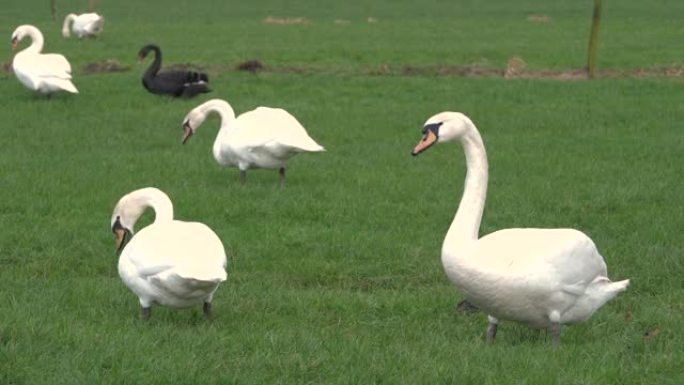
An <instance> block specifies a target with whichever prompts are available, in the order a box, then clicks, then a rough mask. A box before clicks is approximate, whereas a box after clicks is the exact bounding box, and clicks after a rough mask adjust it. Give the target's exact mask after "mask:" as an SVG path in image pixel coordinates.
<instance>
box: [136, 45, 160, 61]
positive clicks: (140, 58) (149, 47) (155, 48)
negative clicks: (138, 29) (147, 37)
mask: <svg viewBox="0 0 684 385" xmlns="http://www.w3.org/2000/svg"><path fill="white" fill-rule="evenodd" d="M150 51H159V47H158V46H156V45H154V44H148V45H146V46H144V47H142V48H140V51H138V63H140V64H142V62H143V60H145V57H146V56H147V54H148V53H150Z"/></svg>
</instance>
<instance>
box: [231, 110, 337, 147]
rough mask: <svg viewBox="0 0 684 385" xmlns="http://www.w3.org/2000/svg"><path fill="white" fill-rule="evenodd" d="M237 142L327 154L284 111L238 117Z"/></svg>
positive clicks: (254, 112)
mask: <svg viewBox="0 0 684 385" xmlns="http://www.w3.org/2000/svg"><path fill="white" fill-rule="evenodd" d="M235 124H236V125H237V128H238V130H237V132H236V134H235V135H236V140H238V141H239V142H240V143H242V144H243V145H244V146H245V147H247V148H258V147H264V146H269V147H271V148H273V149H280V150H281V151H287V150H290V149H291V150H295V151H324V149H323V147H322V146H320V145H319V144H318V143H316V142H315V141H314V140H313V139H311V138H310V137H309V135H308V134H307V132H306V130H305V129H304V127H303V126H302V125H301V124H300V123H299V121H297V119H296V118H295V117H294V116H292V115H291V114H290V113H288V112H287V111H285V110H283V109H281V108H270V107H258V108H256V109H254V110H252V111H248V112H245V113H243V114H241V115H240V116H238V117H237V119H236V121H235Z"/></svg>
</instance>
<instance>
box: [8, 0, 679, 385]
mask: <svg viewBox="0 0 684 385" xmlns="http://www.w3.org/2000/svg"><path fill="white" fill-rule="evenodd" d="M43 3H45V2H38V1H33V2H13V3H12V4H10V5H9V6H8V7H7V10H6V12H4V13H3V14H1V15H0V20H2V31H1V32H2V33H5V35H6V36H8V37H9V35H10V33H11V31H12V30H13V29H14V27H15V26H16V25H17V24H20V23H24V22H30V23H33V24H36V25H38V26H40V27H42V28H43V32H44V34H45V36H46V51H48V52H62V53H64V54H65V55H67V56H68V57H69V58H70V59H71V61H72V64H73V66H74V77H75V80H74V82H75V84H76V85H77V87H78V88H79V90H80V91H81V93H80V94H79V95H56V96H55V97H53V98H52V99H51V100H45V99H44V98H41V97H39V96H36V95H33V94H31V93H30V92H28V91H27V90H26V89H24V88H23V86H22V85H21V84H19V83H18V81H17V80H16V79H14V77H13V76H12V75H11V74H5V75H4V76H2V77H0V87H2V92H0V106H2V107H1V108H2V111H3V114H2V117H3V123H2V134H3V135H2V138H3V139H2V143H3V144H2V151H0V227H1V228H2V229H3V231H2V232H1V235H0V267H1V268H0V383H2V384H47V383H50V384H53V383H54V384H78V383H83V384H92V383H102V384H107V383H111V384H121V383H130V384H138V383H159V384H164V383H208V384H213V383H216V384H219V383H220V384H224V383H235V384H261V383H283V384H305V383H325V384H329V383H345V384H347V383H385V384H396V383H406V384H414V383H425V384H434V383H463V384H467V383H477V384H501V383H517V384H549V383H556V384H597V383H620V384H652V383H660V384H681V383H682V381H683V380H684V378H683V375H682V372H683V370H684V361H683V360H682V358H681V352H682V351H683V350H684V338H683V337H682V336H681V333H680V332H679V331H680V330H684V321H683V320H682V313H683V311H684V287H683V283H682V277H681V272H682V271H683V270H682V269H683V267H684V266H683V262H682V258H681V255H682V242H681V241H679V240H678V235H679V229H681V228H683V227H684V226H683V225H684V223H683V222H684V219H683V218H682V215H680V213H681V212H682V209H683V207H682V206H683V205H682V203H681V202H682V201H681V190H682V187H683V186H682V184H683V182H682V179H681V175H682V171H683V170H682V163H681V159H680V154H682V151H683V150H684V139H683V136H682V131H681V128H680V127H679V126H680V122H681V121H682V118H684V110H683V107H682V105H681V100H682V98H683V97H684V88H683V87H682V81H681V80H680V79H660V78H642V79H638V78H624V79H600V80H598V81H592V82H588V81H579V82H559V81H549V80H504V79H498V78H480V79H477V78H460V77H435V76H373V75H369V74H368V73H367V71H366V69H367V68H372V67H374V66H376V65H377V66H380V65H381V64H385V63H391V64H393V65H426V66H429V65H446V64H448V65H468V64H472V63H474V62H477V63H482V62H485V63H490V64H491V65H492V66H499V67H503V66H504V65H505V60H506V59H507V58H508V57H509V56H510V55H511V54H513V53H514V52H515V53H516V54H519V52H520V50H519V49H513V48H516V47H518V48H520V47H523V48H525V49H526V50H527V51H526V52H529V53H530V54H529V55H531V54H532V53H533V52H534V55H536V56H537V57H538V60H536V61H534V60H533V61H532V64H530V62H529V60H528V64H530V65H532V66H535V67H538V68H578V67H581V66H582V65H583V54H582V52H583V51H582V50H583V49H584V46H585V41H586V35H587V32H586V31H585V29H586V28H588V22H589V16H590V14H591V11H590V5H591V4H590V2H584V3H586V4H577V5H573V8H566V7H567V6H565V5H562V2H550V3H549V2H542V1H538V2H536V1H527V2H519V3H517V5H516V6H514V5H511V4H508V3H506V2H503V1H499V2H493V3H492V4H489V5H486V6H479V5H477V4H476V2H457V3H456V4H455V5H453V6H452V5H447V3H443V2H434V3H431V2H428V3H425V2H421V3H420V4H412V3H410V2H398V3H392V4H390V3H389V2H375V3H373V4H372V5H367V6H366V5H362V4H361V3H358V4H357V3H354V2H352V3H348V4H346V5H343V4H344V3H335V5H334V6H332V5H331V6H321V5H317V4H316V3H314V2H308V1H303V0H302V1H298V2H294V3H292V4H291V5H290V6H288V7H287V8H285V7H284V5H282V4H280V3H279V2H269V1H265V0H264V1H259V2H256V4H250V5H247V3H245V4H243V5H239V4H231V5H230V6H228V5H224V3H223V2H218V1H213V2H212V1H207V2H203V3H202V4H198V3H195V2H183V1H175V2H173V3H172V5H169V4H168V3H167V2H161V1H149V2H145V3H144V4H143V3H140V4H137V3H136V5H135V6H133V5H130V4H117V3H115V2H106V1H102V4H98V8H99V10H100V11H101V12H102V13H103V14H105V16H106V17H107V25H106V27H105V28H106V29H105V33H104V35H103V36H102V37H101V39H98V40H94V41H81V42H79V41H75V40H63V39H61V37H59V35H58V30H59V28H58V27H59V26H58V24H61V20H60V23H54V22H52V21H50V19H49V7H48V6H47V4H43ZM627 3H628V4H627V5H626V6H625V7H624V8H621V9H615V8H613V7H616V6H615V5H608V4H606V10H605V11H606V12H605V14H604V15H605V16H606V20H605V23H606V24H605V27H606V29H605V30H604V31H602V33H603V32H606V34H605V35H602V36H601V38H602V39H605V40H602V42H605V46H602V51H601V56H600V57H601V60H602V63H604V64H610V66H613V67H616V68H632V67H640V66H643V67H648V66H651V65H653V66H657V65H663V64H667V65H671V64H678V63H681V59H680V58H679V56H678V52H677V51H676V50H675V49H673V48H672V47H674V45H670V46H669V48H667V45H661V44H664V43H663V42H667V41H670V42H674V41H675V39H674V38H671V40H668V38H667V37H668V36H670V34H674V33H675V32H677V31H678V28H679V30H681V26H680V25H679V24H678V25H676V26H675V25H672V24H674V23H670V22H671V21H673V20H679V19H680V18H681V15H682V10H681V5H680V4H679V3H678V2H674V1H671V2H668V4H667V6H666V5H662V6H661V8H656V7H650V8H646V5H642V6H641V7H643V9H642V8H639V3H638V2H635V1H633V2H627ZM478 4H479V3H478ZM58 5H59V9H60V12H61V11H62V10H65V11H66V9H67V8H68V9H70V10H72V9H73V10H83V9H84V8H85V2H75V1H71V2H59V4H58ZM29 7H31V8H29ZM364 7H365V8H364ZM29 9H31V10H33V9H35V10H43V13H40V12H38V11H28V10H29ZM455 11H461V12H455ZM466 11H467V12H466ZM449 12H451V13H452V14H450V13H449ZM469 12H470V13H469ZM611 12H612V14H613V15H615V14H618V15H624V16H625V17H626V16H629V17H627V18H620V20H616V19H615V18H613V19H611V18H610V15H611ZM453 13H455V14H453ZM537 13H540V14H547V15H549V16H550V17H551V22H549V23H548V24H542V25H539V24H534V23H530V22H528V21H527V20H526V16H527V15H528V14H537ZM470 14H473V17H467V16H466V15H470ZM269 15H270V16H274V17H298V16H302V17H306V18H307V19H308V20H309V23H308V24H303V25H264V24H262V22H261V21H262V20H263V19H264V18H265V17H267V16H269ZM368 16H373V17H376V18H377V19H378V22H377V23H375V24H374V23H368V22H367V20H366V17H368ZM338 18H339V19H344V20H349V21H350V22H349V23H348V24H335V23H334V20H335V19H338ZM60 19H61V17H60ZM19 20H21V21H19ZM625 20H633V21H634V23H635V24H637V25H640V26H641V27H640V30H641V31H644V28H646V27H648V28H647V30H648V31H650V33H649V34H639V35H638V38H636V37H635V36H636V35H634V33H635V32H634V31H631V30H627V29H621V28H620V24H621V23H625V22H626V21H625ZM483 23H484V24H485V25H487V28H484V27H483V26H482V25H483ZM544 26H545V27H544ZM574 27H577V28H578V29H580V27H581V30H575V29H574ZM511 28H513V29H511ZM540 28H546V30H542V29H540ZM611 28H612V29H613V31H616V32H614V33H613V34H612V35H611V34H609V33H608V31H609V30H610V29H611ZM553 31H556V32H553ZM480 33H482V35H479V34H480ZM457 36H461V37H465V38H463V39H453V38H454V37H457ZM477 36H481V38H479V39H475V37H477ZM511 36H518V38H517V39H514V38H512V37H511ZM499 37H501V38H499ZM554 37H555V38H557V39H556V40H555V41H554V43H553V44H538V45H534V44H535V43H538V42H540V41H544V39H551V38H554ZM563 37H566V38H567V39H563ZM149 41H157V42H159V44H160V45H161V46H162V49H163V50H164V49H165V47H168V49H167V50H165V51H164V53H165V61H166V62H167V63H169V64H170V63H182V62H191V63H193V64H195V65H202V66H206V67H208V68H211V69H212V70H213V71H214V72H212V82H211V83H212V88H213V89H214V92H213V93H212V94H209V95H203V96H201V97H199V98H197V99H194V100H171V99H167V98H160V97H156V96H154V95H150V94H147V93H146V92H145V91H144V90H143V89H142V87H141V86H140V83H139V82H140V80H139V77H140V74H141V72H142V70H143V68H144V67H139V66H137V64H136V63H135V61H134V60H135V54H136V52H137V50H138V49H139V48H140V46H141V45H142V44H144V43H147V42H149ZM626 41H629V44H631V45H632V46H635V47H638V48H639V49H644V50H646V51H642V52H644V53H640V54H638V55H637V54H636V53H635V52H632V51H631V50H628V49H626V50H621V49H618V48H619V47H617V46H616V47H615V48H613V49H612V50H611V48H610V46H611V44H616V43H617V42H626ZM677 41H678V40H677ZM610 42H613V43H610ZM8 45H9V43H8ZM569 47H570V48H569ZM572 47H574V48H572ZM573 50H574V51H573ZM0 52H3V53H6V57H7V61H9V60H11V53H10V52H9V51H5V50H4V49H3V50H1V51H0ZM529 55H528V54H525V53H523V54H522V57H523V58H527V57H528V56H529ZM534 55H533V56H534ZM254 58H256V59H260V60H263V61H264V63H266V64H267V65H278V66H293V67H306V68H309V69H310V70H309V71H306V72H305V73H303V74H298V73H282V72H265V73H261V74H258V75H251V74H245V73H240V72H236V71H233V70H231V68H232V66H234V65H235V64H237V63H238V62H240V61H242V60H246V59H254ZM483 58H484V59H483ZM105 59H115V60H118V61H119V62H121V63H123V64H125V65H129V66H131V69H130V70H129V71H126V72H121V73H104V74H95V75H86V74H84V73H83V70H82V68H83V66H84V65H85V64H87V63H90V62H94V61H101V60H105ZM217 68H222V70H216V69H217ZM212 97H220V98H225V99H226V100H228V101H229V102H231V104H232V105H233V106H234V108H235V110H236V111H237V112H242V111H246V110H249V109H252V108H254V107H256V106H259V105H268V106H279V107H284V108H286V109H288V110H289V111H291V112H292V113H293V114H294V115H296V116H297V118H298V119H299V120H300V121H301V122H302V123H303V124H304V126H305V127H307V129H308V130H309V133H310V135H311V136H312V137H313V138H315V139H316V140H317V141H318V142H320V143H321V144H322V145H324V146H325V147H326V148H327V150H328V151H327V152H326V153H322V154H303V155H299V156H297V157H295V158H294V159H293V160H292V161H291V162H290V168H289V169H288V175H287V181H286V186H285V187H284V188H282V189H281V188H278V186H277V173H276V172H275V171H269V170H252V171H249V172H248V175H247V178H248V180H247V184H246V185H245V186H240V185H239V183H238V173H237V171H236V170H235V169H222V168H220V167H219V166H218V165H217V164H216V163H215V161H214V159H213V157H212V156H211V145H212V143H213V139H214V137H215V135H216V132H217V127H218V123H217V119H215V118H214V119H211V120H210V121H208V122H207V123H205V125H203V126H202V127H201V128H200V130H199V131H198V133H197V135H195V136H194V137H193V138H192V139H191V140H190V142H189V143H188V144H186V145H184V146H183V145H181V144H180V137H181V127H180V126H181V123H182V119H183V117H184V116H185V114H186V113H187V112H188V111H189V110H190V109H191V108H193V107H194V106H195V105H197V104H199V103H201V102H202V101H204V100H207V99H209V98H212ZM443 110H458V111H462V112H465V113H466V114H468V115H469V116H470V117H471V118H472V119H473V120H474V121H475V123H476V124H477V125H478V127H479V128H480V131H481V132H482V135H483V138H484V141H485V145H486V147H487V151H488V155H489V161H490V185H489V193H488V201H487V205H486V209H485V214H484V218H483V223H482V229H481V233H483V234H486V233H489V232H491V231H495V230H497V229H501V228H508V227H574V228H579V229H582V230H583V231H585V232H586V233H587V234H588V235H590V236H591V237H592V238H593V239H594V241H595V242H596V244H597V245H598V247H599V250H600V251H601V253H602V254H603V255H604V257H605V259H606V262H607V264H608V267H609V274H610V276H611V277H612V278H614V279H624V278H630V279H632V285H631V286H630V287H629V289H628V291H627V292H625V293H622V294H621V295H620V296H618V298H616V299H615V300H613V301H611V302H609V303H608V304H607V305H606V306H605V307H604V308H602V309H601V310H600V311H599V312H597V313H596V314H595V315H594V317H592V318H591V319H590V320H589V321H588V322H586V323H584V324H582V325H577V326H572V327H566V328H564V329H563V331H562V337H561V338H562V347H561V349H559V350H556V351H554V350H553V349H552V348H551V345H550V341H549V340H548V338H547V336H546V334H545V333H540V332H537V331H533V330H529V329H527V328H525V327H523V326H519V325H516V324H512V323H503V324H502V325H501V328H500V332H499V335H498V336H497V341H496V343H495V344H494V345H487V344H486V343H485V341H484V331H485V327H486V317H485V316H484V315H483V314H478V315H470V316H464V315H458V314H456V313H454V311H453V307H454V305H455V304H456V302H457V301H458V300H460V299H461V298H462V297H461V295H460V294H459V293H458V292H457V291H456V290H455V289H454V288H453V286H452V285H451V284H450V283H449V282H448V280H447V278H446V277H445V276H444V273H443V270H442V266H441V262H440V248H441V242H442V240H443V237H444V234H445V233H446V230H447V228H448V225H449V223H450V221H451V219H452V217H453V214H454V212H455V210H456V207H457V204H458V199H459V198H460V193H461V189H462V183H463V178H464V176H465V173H464V160H463V154H462V150H461V148H460V146H458V145H456V144H454V145H440V146H436V147H434V148H432V149H430V150H429V151H428V152H426V153H424V154H422V155H420V156H419V157H418V158H412V157H411V156H410V154H409V152H410V150H411V148H412V147H413V145H414V144H415V143H416V142H417V141H418V139H419V132H420V131H419V129H420V127H421V125H422V123H423V122H424V120H425V119H426V118H427V117H428V116H430V115H432V114H434V113H436V112H439V111H443ZM144 186H156V187H159V188H160V189H162V190H164V191H165V192H166V193H167V194H168V195H169V196H170V197H171V199H172V201H173V202H174V204H175V211H176V216H177V217H178V218H180V219H185V220H197V221H201V222H204V223H206V224H208V225H209V226H210V227H212V228H213V229H214V230H215V231H216V232H217V234H218V235H219V237H220V238H221V239H222V240H223V242H224V244H225V246H226V249H227V251H228V254H229V266H228V270H229V280H228V282H226V283H225V284H224V285H222V286H221V287H220V289H219V291H218V292H217V294H216V296H215V300H214V309H215V318H214V319H213V320H212V321H210V322H208V321H205V320H204V319H203V316H202V314H201V310H200V309H199V308H198V309H191V310H185V311H176V310H171V309H165V308H161V307H154V308H153V314H152V318H151V320H150V322H149V323H144V322H142V321H141V320H140V318H139V308H138V303H137V299H136V298H135V296H134V295H133V294H132V293H131V292H130V291H129V290H128V289H127V288H126V287H125V286H124V285H123V284H122V283H121V281H120V279H119V277H118V274H117V271H116V263H117V255H116V253H115V252H114V242H113V237H112V235H111V232H110V228H109V226H110V223H109V219H110V215H111V210H112V209H113V206H114V204H115V203H116V201H117V200H118V199H119V198H120V197H121V196H122V195H123V194H125V193H127V192H129V191H131V190H134V189H136V188H140V187H144ZM152 218H153V216H152V214H151V213H149V214H147V215H146V216H145V217H144V218H143V219H142V221H141V223H140V225H139V226H144V225H145V224H147V223H149V222H150V221H151V220H152ZM139 228H140V227H139Z"/></svg>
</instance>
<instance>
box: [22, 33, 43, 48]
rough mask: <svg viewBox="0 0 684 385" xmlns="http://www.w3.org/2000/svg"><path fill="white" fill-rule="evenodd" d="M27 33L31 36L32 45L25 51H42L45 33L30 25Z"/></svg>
mask: <svg viewBox="0 0 684 385" xmlns="http://www.w3.org/2000/svg"><path fill="white" fill-rule="evenodd" d="M26 31H27V32H26V34H27V35H28V36H30V37H31V45H30V46H28V48H26V49H24V52H32V53H40V52H41V51H42V50H43V44H44V40H43V34H42V33H41V32H40V31H39V30H38V28H35V27H28V28H27V30H26Z"/></svg>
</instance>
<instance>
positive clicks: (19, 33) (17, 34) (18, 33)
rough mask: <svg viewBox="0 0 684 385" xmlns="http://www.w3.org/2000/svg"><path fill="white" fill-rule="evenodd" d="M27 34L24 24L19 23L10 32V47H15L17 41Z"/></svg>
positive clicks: (17, 43)
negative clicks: (19, 24)
mask: <svg viewBox="0 0 684 385" xmlns="http://www.w3.org/2000/svg"><path fill="white" fill-rule="evenodd" d="M26 35H28V28H27V26H26V25H21V26H19V27H17V29H15V30H14V32H12V49H13V50H14V49H17V46H18V45H19V42H20V41H21V40H22V39H23V38H24V37H26Z"/></svg>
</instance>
